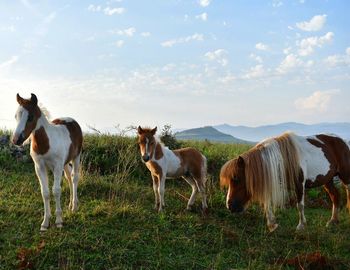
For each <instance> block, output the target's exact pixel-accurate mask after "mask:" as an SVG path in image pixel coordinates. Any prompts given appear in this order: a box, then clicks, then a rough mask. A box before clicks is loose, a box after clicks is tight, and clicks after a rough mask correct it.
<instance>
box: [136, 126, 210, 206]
mask: <svg viewBox="0 0 350 270" xmlns="http://www.w3.org/2000/svg"><path fill="white" fill-rule="evenodd" d="M156 131H157V127H155V128H154V129H149V128H141V127H140V126H139V127H138V143H139V146H140V152H141V156H142V161H143V162H144V163H145V164H146V166H147V168H148V169H149V170H150V172H151V176H152V179H153V191H154V195H155V209H156V210H158V211H159V212H161V211H162V210H163V207H164V206H165V204H164V188H165V178H176V177H182V178H184V179H185V180H186V181H187V183H189V184H190V186H191V187H192V194H191V197H190V199H189V201H188V204H187V209H188V210H190V209H191V207H192V206H193V204H194V201H195V197H196V194H197V193H198V191H199V193H200V194H201V197H202V209H203V212H204V213H206V212H207V208H208V206H207V197H206V192H205V183H206V175H207V159H206V158H205V156H203V155H202V154H201V153H200V152H199V151H197V150H196V149H194V148H190V147H187V148H182V149H178V150H174V151H172V150H169V149H168V148H167V147H165V146H164V145H163V144H162V143H161V142H160V141H159V140H158V138H156V137H155V136H154V135H155V134H156Z"/></svg>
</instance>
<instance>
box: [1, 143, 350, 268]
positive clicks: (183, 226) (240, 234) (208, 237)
mask: <svg viewBox="0 0 350 270" xmlns="http://www.w3.org/2000/svg"><path fill="white" fill-rule="evenodd" d="M95 139H96V138H94V140H95ZM105 140H106V142H107V141H108V140H109V139H108V138H105ZM90 142H92V141H90ZM97 143H98V142H96V144H97ZM109 143H110V142H109ZM133 143H134V142H133ZM191 145H192V146H196V147H197V148H199V149H200V150H201V151H203V152H205V154H206V155H207V156H208V161H209V162H212V163H210V164H213V165H212V169H213V170H214V173H212V174H211V175H210V177H209V183H208V193H209V194H208V203H209V208H210V212H209V214H208V215H207V216H203V215H202V214H201V212H200V207H199V205H200V200H197V202H196V208H195V209H194V211H193V212H188V211H186V210H185V208H186V203H187V201H186V198H189V196H190V191H191V189H190V187H189V186H188V184H187V183H185V181H182V180H167V183H166V189H165V202H166V207H165V211H164V212H163V213H161V214H158V213H156V212H155V211H154V210H153V204H154V195H153V190H152V183H151V177H150V175H149V174H146V173H145V174H143V173H144V171H143V169H144V168H142V167H141V168H136V169H135V171H132V172H130V177H127V178H125V177H120V174H119V173H117V172H115V171H114V170H113V169H111V170H110V171H106V172H105V173H103V174H101V173H99V172H91V171H90V172H88V170H87V167H84V171H83V174H82V178H81V181H80V184H79V188H78V193H79V201H80V204H79V210H78V212H77V213H70V212H69V211H68V210H67V208H68V199H69V189H68V185H67V183H66V182H65V180H64V181H63V185H62V187H63V189H62V206H63V209H64V227H63V228H62V229H57V228H55V227H54V226H52V227H50V228H49V230H48V231H47V232H45V233H40V232H39V228H40V223H41V221H42V218H43V203H42V199H41V195H40V187H39V183H38V181H37V179H36V177H35V175H34V168H33V165H32V164H21V165H19V166H17V165H18V164H16V163H15V162H14V161H12V166H10V167H6V168H3V169H0V269H294V268H293V267H290V268H288V266H283V265H281V264H280V263H277V261H278V260H280V261H282V262H283V261H286V260H287V259H290V258H294V257H295V256H297V255H301V254H308V253H313V252H315V251H319V252H320V253H321V254H322V255H323V256H326V257H327V258H328V259H329V260H332V265H333V266H334V267H335V268H334V269H349V268H350V252H349V250H350V241H349V235H350V215H349V214H348V213H347V212H346V210H345V209H342V211H341V213H340V218H341V221H340V224H339V225H338V226H336V227H332V228H326V227H325V224H326V222H327V220H328V219H329V218H330V215H331V210H330V209H329V203H328V204H327V203H326V206H327V205H328V207H327V209H326V208H324V207H320V206H318V205H317V204H312V205H311V206H312V207H308V204H307V205H306V211H305V212H306V218H307V220H308V226H307V229H306V230H305V231H304V232H300V233H296V232H295V227H296V225H297V223H298V214H297V211H296V210H295V208H289V209H285V210H281V211H278V212H277V220H278V223H279V225H280V227H279V228H278V229H277V231H275V232H274V233H271V234H270V233H268V232H267V229H266V224H265V223H266V222H265V219H264V216H263V213H262V212H261V210H260V208H259V207H258V206H255V205H253V206H251V207H250V208H249V209H248V211H247V212H246V213H244V214H242V215H237V216H235V215H231V214H230V213H229V211H228V210H227V209H226V208H225V205H224V203H225V193H224V191H221V190H220V189H219V187H218V179H217V171H218V169H217V168H219V167H220V166H221V165H222V163H223V162H224V161H226V160H227V159H229V158H232V157H234V156H237V155H238V154H239V153H241V152H243V151H245V150H246V148H244V146H242V148H239V147H237V146H232V148H229V147H228V146H227V145H226V146H225V145H215V144H208V143H206V144H205V143H202V144H200V143H198V144H194V143H191ZM100 146H101V145H100ZM102 146H103V145H102ZM90 147H95V144H94V143H91V144H90ZM96 147H97V146H96ZM103 147H104V146H103ZM240 147H241V146H240ZM94 150H95V151H97V150H96V149H94ZM85 151H86V153H85V154H89V153H88V151H90V150H89V147H87V144H85ZM106 158H109V157H108V156H107V157H106ZM90 159H92V156H90ZM216 159H217V160H216ZM137 160H139V157H138V156H137ZM86 161H87V159H86ZM93 162H95V161H93ZM137 162H139V161H137ZM215 162H216V163H215ZM86 164H88V163H86ZM90 164H92V162H91V163H90ZM95 164H98V163H97V162H96V163H95ZM136 166H144V165H143V164H141V163H140V164H138V165H136ZM106 168H108V167H106ZM116 170H117V171H118V169H116ZM210 172H211V171H210ZM50 179H52V177H50ZM319 193H320V194H322V195H319V194H318V193H316V194H313V195H312V196H313V199H315V198H319V196H323V195H324V192H322V191H320V192H319ZM322 199H323V197H322ZM54 206H55V205H54V202H53V198H52V197H51V207H52V214H54ZM53 222H54V217H53V218H52V219H51V223H53Z"/></svg>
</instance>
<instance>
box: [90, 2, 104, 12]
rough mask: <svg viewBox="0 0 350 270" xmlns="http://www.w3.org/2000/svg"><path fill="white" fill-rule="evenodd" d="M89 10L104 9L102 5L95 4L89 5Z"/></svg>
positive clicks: (98, 10)
mask: <svg viewBox="0 0 350 270" xmlns="http://www.w3.org/2000/svg"><path fill="white" fill-rule="evenodd" d="M88 10H89V11H92V12H100V11H101V10H102V8H101V6H95V5H93V4H91V5H89V6H88Z"/></svg>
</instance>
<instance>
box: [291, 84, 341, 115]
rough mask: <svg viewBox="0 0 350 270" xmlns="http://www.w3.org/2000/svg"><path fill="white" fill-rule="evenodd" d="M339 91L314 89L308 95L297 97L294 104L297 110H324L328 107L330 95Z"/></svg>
mask: <svg viewBox="0 0 350 270" xmlns="http://www.w3.org/2000/svg"><path fill="white" fill-rule="evenodd" d="M339 92H340V91H339V90H338V89H332V90H328V91H316V92H314V93H312V95H311V96H309V97H303V98H299V99H297V100H296V101H295V102H294V104H295V106H296V108H297V109H299V110H305V111H318V112H325V111H327V109H328V107H329V103H330V101H331V99H332V97H333V96H334V95H336V94H338V93H339Z"/></svg>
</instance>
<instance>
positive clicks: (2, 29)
mask: <svg viewBox="0 0 350 270" xmlns="http://www.w3.org/2000/svg"><path fill="white" fill-rule="evenodd" d="M15 31H16V28H15V26H14V25H9V26H1V27H0V32H15Z"/></svg>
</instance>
